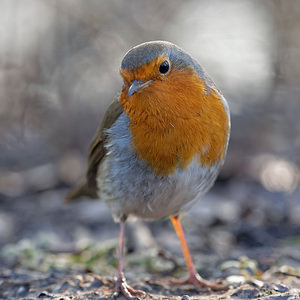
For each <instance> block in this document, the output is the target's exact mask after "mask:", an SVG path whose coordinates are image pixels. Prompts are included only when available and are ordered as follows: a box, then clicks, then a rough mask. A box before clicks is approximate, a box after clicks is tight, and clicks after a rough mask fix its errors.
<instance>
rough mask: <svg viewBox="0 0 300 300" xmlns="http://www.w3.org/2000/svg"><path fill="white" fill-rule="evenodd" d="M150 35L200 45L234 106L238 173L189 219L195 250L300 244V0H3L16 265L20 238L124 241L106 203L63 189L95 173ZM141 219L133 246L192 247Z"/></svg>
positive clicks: (229, 173)
mask: <svg viewBox="0 0 300 300" xmlns="http://www.w3.org/2000/svg"><path fill="white" fill-rule="evenodd" d="M149 40H168V41H171V42H173V43H175V44H178V45H179V46H180V47H182V48H184V49H185V50H186V51H187V52H189V53H191V54H192V55H193V56H194V57H195V58H196V59H197V60H198V61H199V62H200V63H201V64H202V65H203V66H204V68H205V69H206V70H207V72H208V73H209V74H210V75H211V77H212V78H213V80H214V81H215V83H216V84H217V86H218V87H219V88H220V89H221V90H222V92H223V94H224V95H225V97H226V99H227V100H228V102H229V105H230V108H231V113H232V135H231V141H230V146H229V152H228V156H227V161H226V164H225V166H224V169H223V171H222V173H221V175H220V177H219V180H218V182H217V184H216V186H215V187H214V189H213V190H212V191H211V192H210V193H209V194H208V195H207V196H206V197H205V198H204V199H203V201H202V202H199V203H197V205H196V206H195V208H194V209H193V210H192V212H189V213H188V215H187V216H186V217H184V218H183V223H184V226H185V228H186V231H187V235H188V240H189V243H190V244H191V248H192V251H193V252H196V253H215V254H217V255H218V257H228V256H230V255H233V253H234V251H237V249H239V251H242V253H244V252H245V251H247V249H250V248H255V249H258V248H259V247H277V246H280V245H282V244H284V245H286V244H289V245H293V246H295V245H296V246H299V243H300V201H299V179H300V175H299V174H300V173H299V164H300V152H299V148H300V117H299V115H300V66H299V62H300V3H299V1H297V0H290V1H284V0H227V1H220V0H212V1H204V0H201V1H199V0H186V1H180V0H165V1H160V0H154V1H140V0H132V1H125V0H123V1H117V0H111V1H104V0H84V1H83V0H76V1H71V0H62V1H58V0H56V1H55V0H27V1H21V0H0V248H2V250H1V251H2V254H3V255H4V257H5V258H6V259H7V260H9V259H11V261H12V262H13V263H15V264H16V263H20V262H19V261H18V262H16V255H15V252H14V251H16V247H21V248H22V247H25V248H26V247H27V248H28V247H29V248H30V247H32V245H34V244H35V243H37V244H39V243H40V244H43V243H46V244H47V247H48V248H47V249H48V250H49V249H52V250H51V251H54V252H55V251H56V252H64V251H65V252H68V251H71V252H72V251H73V250H72V249H78V247H79V248H80V247H83V246H82V245H87V244H96V243H100V244H101V243H104V241H112V243H116V241H117V234H118V225H117V224H114V223H113V221H112V218H111V216H110V213H109V211H108V210H107V208H106V206H105V204H104V203H102V202H100V201H86V202H79V203H75V204H73V205H69V206H68V205H66V204H64V203H63V197H64V195H65V193H66V192H67V190H68V188H69V187H71V186H73V185H74V184H75V183H76V182H78V180H80V178H82V176H84V174H85V167H86V155H87V152H88V147H89V144H90V141H91V139H92V137H93V134H94V133H95V131H96V128H97V126H98V125H99V123H100V121H101V118H102V116H103V113H104V112H105V110H106V108H107V107H108V105H109V103H110V102H111V101H112V99H113V97H115V96H116V95H117V93H118V91H119V90H120V88H121V85H122V81H121V78H120V75H119V66H120V62H121V60H122V57H123V56H124V54H125V53H126V52H127V51H128V50H129V49H130V48H131V47H133V46H135V45H137V44H139V43H142V42H145V41H149ZM135 224H136V225H134V224H129V225H128V226H129V230H128V232H129V233H130V232H131V233H132V234H131V238H130V236H129V240H128V243H129V244H128V248H129V249H130V250H131V251H133V252H134V251H135V250H136V249H139V248H143V247H150V246H151V245H153V244H156V245H159V246H161V247H163V248H165V249H168V250H170V251H171V252H174V253H175V252H176V253H180V248H179V244H178V241H177V240H176V237H175V234H173V232H172V229H171V226H170V223H169V222H168V220H162V221H159V222H154V223H149V224H147V225H144V224H143V223H135ZM137 224H138V225H137ZM141 232H142V233H141ZM145 232H146V233H145ZM135 236H137V237H138V238H134V237H135ZM141 236H143V237H147V238H145V241H144V240H143V242H142V239H141ZM152 236H154V237H155V238H154V239H153V237H152ZM130 241H131V242H130ZM130 243H131V244H130ZM40 244H39V245H40ZM24 245H25V246H24ZM43 245H44V244H43ZM27 248H26V249H27ZM49 251H50V250H49ZM243 251H244V252H243ZM18 259H19V258H18ZM26 259H27V260H26V263H27V264H28V263H29V262H30V259H28V257H26ZM52 263H53V262H52Z"/></svg>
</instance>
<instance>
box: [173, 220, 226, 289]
mask: <svg viewBox="0 0 300 300" xmlns="http://www.w3.org/2000/svg"><path fill="white" fill-rule="evenodd" d="M170 219H171V221H172V223H173V226H174V229H175V231H176V234H177V236H178V238H179V240H180V243H181V247H182V252H183V255H184V258H185V261H186V265H187V269H188V272H189V277H188V278H187V279H184V280H172V282H173V283H175V284H185V283H192V284H193V285H195V287H197V288H200V287H208V288H210V289H212V290H227V289H228V287H227V286H224V285H222V284H218V283H209V282H207V281H206V280H204V279H203V278H202V277H201V276H200V275H199V274H198V272H197V271H196V269H195V267H194V263H193V261H192V257H191V254H190V251H189V248H188V245H187V243H186V240H185V237H184V233H183V229H182V226H181V223H180V220H179V217H178V216H173V215H172V216H170Z"/></svg>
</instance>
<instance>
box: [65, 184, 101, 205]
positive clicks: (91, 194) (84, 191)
mask: <svg viewBox="0 0 300 300" xmlns="http://www.w3.org/2000/svg"><path fill="white" fill-rule="evenodd" d="M80 197H88V198H93V199H96V198H98V195H97V192H96V190H94V189H91V188H90V187H89V186H88V183H87V181H86V180H83V181H82V182H80V183H79V184H78V185H77V186H75V187H74V188H73V189H72V190H70V191H69V192H68V194H67V195H66V196H65V202H66V203H70V202H73V201H76V200H78V198H80Z"/></svg>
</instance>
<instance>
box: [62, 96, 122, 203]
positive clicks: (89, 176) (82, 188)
mask: <svg viewBox="0 0 300 300" xmlns="http://www.w3.org/2000/svg"><path fill="white" fill-rule="evenodd" d="M122 112H123V109H122V106H121V105H120V103H119V101H118V99H115V100H114V101H113V102H112V103H111V105H110V106H109V108H108V110H107V111H106V113H105V115H104V117H103V121H102V123H101V125H100V126H99V128H98V130H97V132H96V134H95V136H94V139H93V142H92V144H91V146H90V150H89V155H88V166H87V173H86V178H85V179H84V180H83V181H81V182H80V183H79V184H78V185H77V186H76V187H75V188H73V189H72V190H71V191H70V192H69V193H68V194H67V195H66V201H67V202H71V201H73V200H76V199H77V198H79V197H82V196H86V197H89V198H98V192H97V189H98V188H97V171H98V167H99V164H100V163H101V161H102V159H103V157H104V155H105V153H106V149H105V147H104V142H105V138H106V136H105V132H104V129H108V128H110V127H111V126H112V125H113V123H114V122H115V121H116V120H117V119H118V117H119V116H120V114H121V113H122Z"/></svg>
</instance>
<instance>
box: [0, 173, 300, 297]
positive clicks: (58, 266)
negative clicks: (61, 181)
mask: <svg viewBox="0 0 300 300" xmlns="http://www.w3.org/2000/svg"><path fill="white" fill-rule="evenodd" d="M221 179H223V180H220V181H219V182H218V183H217V185H216V187H215V188H214V189H213V191H212V192H211V193H210V194H208V195H207V197H205V198H204V199H203V201H200V202H199V203H197V204H196V206H195V207H194V208H193V209H192V210H191V211H190V212H189V213H188V214H187V215H186V216H184V217H183V220H182V221H183V226H184V228H185V231H186V235H187V240H188V243H189V245H190V248H191V252H192V255H193V258H194V260H195V265H196V268H197V270H198V271H199V273H200V274H201V275H202V276H203V277H204V278H206V279H208V280H211V281H214V280H217V279H220V280H222V281H223V283H224V284H226V285H228V286H229V287H230V289H229V290H228V291H226V292H212V291H209V290H207V289H203V290H196V289H195V288H194V287H193V286H191V285H184V286H176V285H174V284H170V282H169V280H168V278H171V277H176V278H181V277H184V276H185V275H186V270H185V264H184V260H183V257H182V254H181V249H180V245H179V242H178V240H177V238H176V235H175V233H174V232H173V229H172V228H171V224H170V222H169V220H167V219H166V220H161V221H157V222H151V223H143V222H141V221H136V222H129V223H128V224H127V228H126V229H127V231H126V233H127V236H126V247H127V251H126V252H127V254H126V256H125V274H126V276H127V278H128V282H129V283H130V284H131V285H132V286H133V287H134V288H137V289H141V290H143V291H145V292H146V293H147V299H299V298H300V247H299V226H297V224H295V218H296V217H297V216H296V215H295V213H296V206H295V205H294V206H293V208H294V212H293V213H292V212H291V209H290V205H291V204H295V203H296V202H295V201H296V195H293V194H292V195H290V196H289V198H287V197H286V195H283V194H279V193H278V194H277V195H274V193H269V192H266V191H265V190H264V189H263V188H261V187H260V186H259V185H257V184H254V183H245V182H236V181H235V182H234V184H233V183H232V182H231V181H230V180H229V181H228V180H225V179H226V178H221ZM65 191H66V189H65V188H64V187H63V186H62V187H60V188H55V189H52V190H45V191H39V192H37V193H35V194H29V195H28V196H26V197H19V198H13V197H11V198H8V197H3V196H2V197H1V205H2V208H3V210H2V214H3V213H5V216H6V218H8V219H9V220H11V223H9V222H7V225H9V226H5V227H2V231H4V228H5V230H7V231H9V234H8V233H7V235H6V236H7V237H9V239H10V240H9V242H7V241H6V242H5V243H3V244H2V250H1V261H0V264H1V269H0V299H82V300H83V299H108V298H111V297H112V294H113V292H114V287H113V286H114V285H113V282H114V276H115V275H116V270H117V255H116V248H117V237H118V225H117V224H115V223H113V221H112V219H111V216H110V214H109V212H108V210H107V209H106V207H105V205H104V204H103V203H101V202H99V201H96V202H95V201H86V202H78V203H75V204H73V205H65V204H64V203H63V202H62V199H63V195H64V194H65ZM274 196H276V197H277V198H276V199H277V205H274V203H276V202H274ZM249 203H251V206H250V205H249ZM3 215H4V214H3ZM2 222H3V219H2ZM2 235H3V236H5V234H3V233H2ZM119 299H122V297H119Z"/></svg>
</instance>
